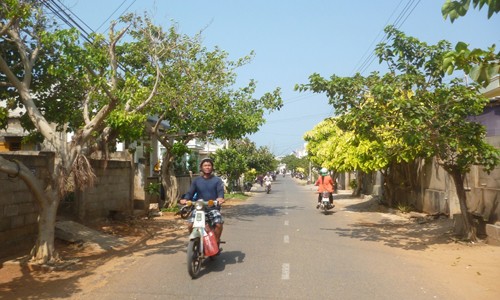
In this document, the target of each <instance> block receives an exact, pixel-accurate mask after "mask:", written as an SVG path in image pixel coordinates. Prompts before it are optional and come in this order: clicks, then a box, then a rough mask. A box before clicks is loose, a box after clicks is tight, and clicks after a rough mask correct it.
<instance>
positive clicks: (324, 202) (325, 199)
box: [319, 192, 333, 214]
mask: <svg viewBox="0 0 500 300" xmlns="http://www.w3.org/2000/svg"><path fill="white" fill-rule="evenodd" d="M319 208H320V209H321V210H322V211H323V213H324V214H327V213H328V211H329V210H330V209H332V208H333V205H332V204H331V203H330V193H329V192H323V193H321V201H320V203H319Z"/></svg>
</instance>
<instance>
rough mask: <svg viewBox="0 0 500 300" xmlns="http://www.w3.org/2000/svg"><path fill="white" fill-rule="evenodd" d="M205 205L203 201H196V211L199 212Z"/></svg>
mask: <svg viewBox="0 0 500 300" xmlns="http://www.w3.org/2000/svg"><path fill="white" fill-rule="evenodd" d="M204 205H205V203H204V201H203V200H201V199H200V200H198V201H196V206H195V207H196V209H198V210H200V209H203V206H204Z"/></svg>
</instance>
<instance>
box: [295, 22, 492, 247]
mask: <svg viewBox="0 0 500 300" xmlns="http://www.w3.org/2000/svg"><path fill="white" fill-rule="evenodd" d="M386 34H387V37H388V42H387V43H381V44H379V45H378V46H377V48H376V53H377V55H378V57H379V59H380V62H384V63H386V64H387V66H388V68H389V70H390V72H389V73H387V74H386V75H384V76H383V77H382V78H381V79H379V78H378V76H377V75H376V74H375V73H374V74H372V75H371V76H370V77H368V78H362V77H360V76H359V74H358V75H355V76H354V78H339V77H337V76H335V75H334V76H332V77H331V80H326V79H324V78H322V77H321V76H319V75H317V74H314V75H312V76H311V77H310V83H309V84H306V85H301V86H298V87H297V88H298V89H301V90H306V89H309V90H312V91H314V92H324V93H326V94H327V95H328V97H329V100H330V103H331V104H332V105H333V107H334V108H335V112H336V113H337V114H338V120H337V125H338V126H339V128H340V129H342V130H344V131H347V132H352V133H353V134H354V135H355V136H358V139H359V140H360V141H366V140H368V141H373V142H376V143H375V144H374V145H376V147H381V146H382V147H383V148H382V150H383V151H385V152H386V153H385V154H384V155H383V156H380V155H374V156H373V157H372V159H374V160H379V159H380V158H381V157H385V158H386V159H387V158H389V160H388V162H391V161H393V162H399V161H406V162H408V161H412V160H414V159H418V158H430V157H435V158H436V161H437V163H438V164H439V165H441V166H442V167H443V168H444V170H446V171H447V172H448V173H449V174H450V176H451V177H452V178H453V180H454V183H455V188H456V190H457V195H458V199H459V202H460V209H461V212H462V215H463V219H464V221H465V228H466V238H468V239H470V240H475V239H476V233H475V229H474V228H473V227H472V225H471V224H472V222H471V218H472V217H471V214H470V213H469V211H468V209H467V201H466V194H465V190H464V185H463V184H464V177H465V174H466V173H467V172H468V171H469V170H470V168H471V166H472V165H475V164H477V165H482V166H483V167H484V169H485V170H486V171H490V170H492V169H493V168H494V167H495V166H496V165H497V164H498V163H499V159H500V157H499V156H500V152H499V150H497V149H495V148H494V147H493V146H491V145H489V144H488V143H487V142H486V141H485V140H484V137H485V129H484V126H482V125H480V124H478V123H475V122H472V121H471V120H470V119H469V117H470V116H475V115H478V114H480V113H482V112H483V109H484V107H485V105H486V104H487V103H488V99H486V98H484V97H483V96H482V95H481V94H480V93H479V92H478V89H477V86H474V85H473V84H470V85H469V86H467V85H465V84H464V82H463V80H461V79H454V80H452V82H451V83H449V84H448V83H445V82H444V76H445V70H444V69H443V63H442V62H443V57H444V55H445V54H446V53H447V51H449V43H448V42H446V41H441V42H439V43H438V44H436V45H427V44H426V43H424V42H421V41H419V40H417V39H416V38H413V37H407V36H406V35H404V34H403V33H402V32H401V31H398V30H397V29H395V28H394V27H392V26H389V27H387V28H386ZM374 153H379V154H381V153H383V152H378V151H376V152H374ZM365 158H367V159H368V160H370V157H369V156H368V157H365Z"/></svg>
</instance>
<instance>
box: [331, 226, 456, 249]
mask: <svg viewBox="0 0 500 300" xmlns="http://www.w3.org/2000/svg"><path fill="white" fill-rule="evenodd" d="M326 230H333V231H334V232H335V233H337V234H338V235H339V236H340V237H345V238H353V239H358V240H361V241H370V242H381V243H383V244H384V245H386V246H389V247H395V248H401V249H405V250H426V249H428V248H429V247H430V246H432V245H437V244H449V243H450V242H453V241H454V239H453V228H452V227H451V225H450V222H449V221H448V220H446V222H441V221H436V222H429V223H426V224H418V223H413V222H394V221H392V220H381V221H380V222H359V223H355V224H350V225H349V228H334V229H326Z"/></svg>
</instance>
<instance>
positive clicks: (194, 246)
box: [187, 237, 202, 279]
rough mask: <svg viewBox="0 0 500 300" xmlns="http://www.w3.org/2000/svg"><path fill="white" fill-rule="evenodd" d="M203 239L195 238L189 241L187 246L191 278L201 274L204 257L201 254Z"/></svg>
mask: <svg viewBox="0 0 500 300" xmlns="http://www.w3.org/2000/svg"><path fill="white" fill-rule="evenodd" d="M200 242H201V239H200V238H199V237H198V238H195V239H192V240H190V241H189V244H188V248H187V268H188V273H189V275H191V278H193V279H195V278H197V277H198V275H199V274H200V270H201V263H202V257H201V255H200Z"/></svg>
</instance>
